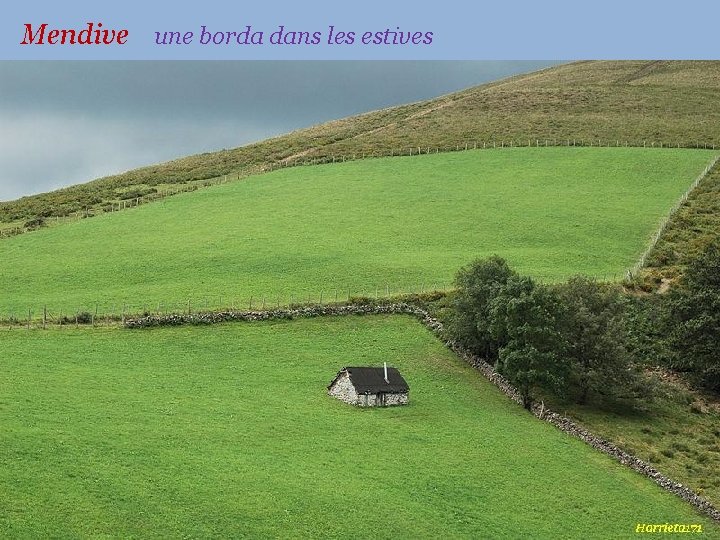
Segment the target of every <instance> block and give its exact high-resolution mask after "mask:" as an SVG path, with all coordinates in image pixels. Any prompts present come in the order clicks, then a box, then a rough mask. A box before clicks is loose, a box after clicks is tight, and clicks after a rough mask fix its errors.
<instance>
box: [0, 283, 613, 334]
mask: <svg viewBox="0 0 720 540" xmlns="http://www.w3.org/2000/svg"><path fill="white" fill-rule="evenodd" d="M595 278H596V279H597V281H599V282H605V283H617V282H618V281H619V280H621V279H622V278H623V274H622V273H615V274H605V275H601V276H595ZM535 281H536V282H537V283H540V284H551V283H555V281H552V280H545V279H542V278H540V279H538V278H535ZM453 290H454V284H453V283H452V282H447V281H445V282H444V281H438V280H435V281H432V280H428V281H427V282H421V283H417V284H415V285H411V286H399V285H391V284H388V283H385V284H382V285H377V286H372V287H345V288H341V287H337V288H325V289H321V288H318V289H314V290H313V289H304V290H297V291H294V292H288V291H284V292H282V293H274V294H232V293H230V292H228V294H207V295H201V294H198V295H194V296H190V297H186V298H184V299H182V300H178V299H175V300H171V301H165V300H157V299H152V300H151V299H147V300H142V299H137V298H134V299H129V300H117V301H113V300H108V299H103V300H98V301H95V302H83V303H78V304H77V305H75V306H67V305H66V306H58V305H57V303H52V302H48V303H43V302H32V303H31V304H30V305H29V306H27V307H26V308H22V309H20V308H14V309H7V310H5V311H4V313H0V327H4V328H6V329H8V330H12V329H18V328H19V329H23V328H24V329H36V328H43V329H46V328H50V327H80V326H103V325H109V324H117V323H120V324H124V323H125V321H126V320H128V319H133V318H137V317H141V316H149V315H160V316H163V315H182V314H193V313H204V312H222V311H269V310H273V309H280V308H291V307H299V306H308V305H321V306H323V305H332V304H344V303H356V302H364V301H383V300H398V299H402V298H411V297H416V298H417V297H422V298H425V299H437V298H440V297H441V296H443V295H445V294H447V293H449V292H452V291H453Z"/></svg>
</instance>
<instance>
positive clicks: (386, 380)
mask: <svg viewBox="0 0 720 540" xmlns="http://www.w3.org/2000/svg"><path fill="white" fill-rule="evenodd" d="M384 364H385V382H386V383H388V384H390V381H388V378H387V362H384Z"/></svg>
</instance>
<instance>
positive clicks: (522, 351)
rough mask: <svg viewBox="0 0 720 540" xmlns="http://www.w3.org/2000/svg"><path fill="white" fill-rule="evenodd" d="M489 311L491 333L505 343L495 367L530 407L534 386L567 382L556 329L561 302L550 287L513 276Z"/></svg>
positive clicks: (557, 387) (553, 386)
mask: <svg viewBox="0 0 720 540" xmlns="http://www.w3.org/2000/svg"><path fill="white" fill-rule="evenodd" d="M490 311H491V318H492V328H493V332H494V335H495V336H496V337H497V338H499V339H502V340H503V341H504V342H505V344H504V346H503V347H502V348H501V349H500V353H499V359H498V370H499V371H500V372H501V373H502V374H503V375H504V376H505V377H506V378H507V379H508V380H509V381H510V382H511V383H512V384H513V385H514V386H515V387H516V388H517V389H518V391H519V392H520V395H521V397H522V402H523V407H525V408H526V409H528V410H529V409H530V408H531V407H532V403H533V401H534V397H533V395H534V393H535V391H536V389H538V388H539V387H544V388H549V389H552V390H555V391H559V390H560V389H561V388H562V387H563V386H564V384H565V381H566V377H567V364H566V362H565V361H564V356H563V350H564V349H565V344H564V343H563V337H562V334H561V333H560V332H559V331H558V316H559V314H560V313H561V304H560V302H559V299H558V297H557V295H556V294H555V293H554V292H553V291H552V290H551V289H549V288H547V287H544V286H538V285H536V284H535V283H534V282H533V281H532V280H531V279H530V278H527V277H516V276H513V277H511V278H510V279H509V280H508V282H507V284H506V286H505V287H504V289H503V291H502V292H501V294H499V295H498V296H497V297H496V298H495V299H494V300H493V301H492V303H491V309H490Z"/></svg>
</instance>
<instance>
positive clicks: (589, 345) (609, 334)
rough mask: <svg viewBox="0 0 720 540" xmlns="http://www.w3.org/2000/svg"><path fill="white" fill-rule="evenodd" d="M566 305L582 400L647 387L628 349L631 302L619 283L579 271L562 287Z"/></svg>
mask: <svg viewBox="0 0 720 540" xmlns="http://www.w3.org/2000/svg"><path fill="white" fill-rule="evenodd" d="M557 292H558V295H559V299H560V302H561V303H562V305H563V311H564V313H563V316H562V317H561V324H560V332H561V334H562V335H563V339H564V342H565V343H566V344H567V346H566V349H565V351H564V353H565V358H566V359H567V360H568V362H569V363H570V382H571V384H572V385H573V386H574V387H575V388H576V390H577V396H576V399H577V402H578V403H581V404H584V403H587V401H588V399H589V397H590V396H591V395H596V396H601V397H604V398H632V397H635V396H637V394H638V392H639V391H640V389H641V388H642V385H641V381H640V373H639V372H638V371H637V369H636V368H635V366H634V365H633V363H632V362H631V357H630V354H629V353H628V350H627V345H626V344H627V341H628V332H627V330H626V325H625V321H624V313H625V306H624V303H623V301H622V298H621V295H620V291H619V289H618V288H616V287H612V286H608V285H602V284H600V283H597V282H596V281H594V280H592V279H590V278H587V277H584V276H575V277H572V278H570V279H569V280H568V281H567V282H566V283H564V284H562V285H559V286H558V287H557Z"/></svg>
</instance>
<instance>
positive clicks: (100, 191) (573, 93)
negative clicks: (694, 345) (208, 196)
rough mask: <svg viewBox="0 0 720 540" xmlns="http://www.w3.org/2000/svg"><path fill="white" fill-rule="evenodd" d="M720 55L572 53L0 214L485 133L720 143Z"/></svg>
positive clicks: (449, 143)
mask: <svg viewBox="0 0 720 540" xmlns="http://www.w3.org/2000/svg"><path fill="white" fill-rule="evenodd" d="M718 125H720V62H719V61H708V62H695V61H667V62H662V61H597V62H575V63H571V64H566V65H561V66H558V67H554V68H550V69H546V70H543V71H540V72H537V73H530V74H527V75H521V76H517V77H512V78H509V79H505V80H502V81H498V82H494V83H490V84H486V85H483V86H478V87H475V88H470V89H468V90H464V91H461V92H457V93H454V94H449V95H447V96H442V97H438V98H436V99H432V100H429V101H424V102H419V103H413V104H409V105H404V106H400V107H394V108H390V109H384V110H380V111H374V112H371V113H367V114H364V115H360V116H355V117H351V118H345V119H342V120H337V121H333V122H328V123H325V124H322V125H318V126H314V127H311V128H308V129H303V130H298V131H295V132H293V133H289V134H287V135H284V136H281V137H276V138H273V139H269V140H266V141H263V142H260V143H257V144H252V145H248V146H245V147H242V148H236V149H232V150H223V151H220V152H214V153H206V154H200V155H195V156H189V157H186V158H182V159H178V160H175V161H171V162H168V163H162V164H158V165H153V166H150V167H144V168H141V169H137V170H133V171H129V172H127V173H123V174H120V175H117V176H112V177H108V178H103V179H100V180H97V181H95V182H92V183H89V184H85V185H82V186H75V187H72V188H67V189H65V190H60V191H57V192H53V193H52V194H46V195H39V196H33V197H27V198H24V199H21V200H19V201H15V202H10V203H0V222H6V223H10V222H11V223H15V224H19V225H22V224H23V223H24V221H26V220H29V219H31V218H34V217H37V216H57V215H61V216H62V215H66V214H67V213H68V212H73V211H76V210H84V209H85V208H86V207H90V208H96V209H99V208H102V207H103V206H105V205H106V204H107V203H108V202H109V201H118V200H120V196H122V193H123V192H125V191H127V190H128V189H133V190H140V192H143V191H146V190H147V189H149V188H152V187H158V188H160V189H161V190H162V189H163V186H166V185H167V184H176V183H185V182H193V181H197V180H202V179H208V178H213V177H217V176H220V175H224V174H229V173H233V174H234V173H242V174H245V173H249V172H253V171H257V170H259V169H261V168H263V167H267V166H268V165H270V164H274V163H278V162H282V161H287V160H290V161H292V160H296V159H297V160H300V161H304V160H309V161H324V160H328V159H330V158H331V157H332V156H339V155H346V156H353V155H356V156H358V157H359V156H361V155H362V154H370V153H380V154H388V153H389V152H395V153H397V152H398V151H402V152H407V151H408V149H409V148H417V147H422V148H426V147H432V148H436V147H441V148H455V147H456V145H464V144H465V143H470V144H471V145H472V144H473V143H474V142H476V141H479V142H480V143H482V142H492V141H497V142H498V143H499V142H500V141H506V142H508V141H516V142H522V143H523V144H526V143H527V141H528V140H536V139H540V140H543V141H544V140H545V139H549V140H550V141H551V142H552V141H553V140H554V141H567V140H576V141H577V143H578V144H580V143H581V142H582V143H583V144H589V142H590V141H597V140H598V139H599V140H601V141H602V142H604V143H607V142H611V143H613V144H615V143H617V142H620V143H621V144H623V143H626V142H627V143H628V144H631V145H639V146H642V145H643V143H644V142H647V144H651V143H654V144H659V143H662V144H664V145H668V144H670V145H673V146H676V145H678V144H679V145H681V146H698V145H699V146H705V145H709V146H711V145H716V146H720V131H718V129H717V126H718Z"/></svg>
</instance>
